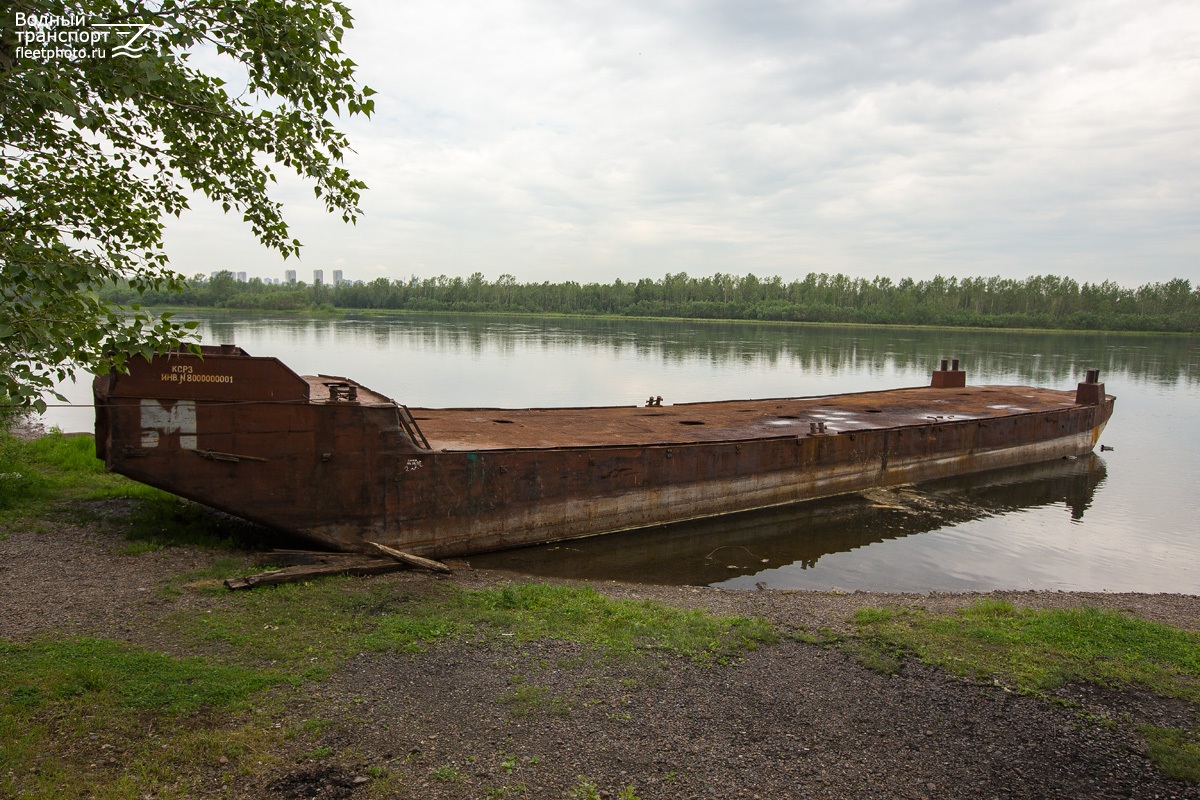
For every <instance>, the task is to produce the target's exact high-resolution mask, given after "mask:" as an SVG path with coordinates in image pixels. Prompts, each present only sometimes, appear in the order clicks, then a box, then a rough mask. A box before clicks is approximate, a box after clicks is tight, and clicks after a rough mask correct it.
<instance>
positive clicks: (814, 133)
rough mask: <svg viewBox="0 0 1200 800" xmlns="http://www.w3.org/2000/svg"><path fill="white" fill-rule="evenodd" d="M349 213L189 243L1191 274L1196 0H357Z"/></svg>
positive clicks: (1196, 211) (399, 254)
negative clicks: (371, 98)
mask: <svg viewBox="0 0 1200 800" xmlns="http://www.w3.org/2000/svg"><path fill="white" fill-rule="evenodd" d="M346 1H347V2H348V4H349V5H350V7H351V9H352V11H353V13H354V16H355V19H356V28H355V30H354V31H353V32H351V34H350V35H349V38H348V40H347V42H346V49H347V51H348V52H349V54H350V55H351V57H353V58H354V59H355V61H356V62H358V64H359V65H360V73H359V74H360V77H361V80H362V82H363V83H365V84H367V85H368V86H371V87H372V88H374V89H375V90H377V91H378V92H379V94H378V95H376V97H375V101H376V115H375V116H374V117H373V118H372V119H371V120H369V121H365V122H364V121H359V120H349V121H344V122H343V127H344V129H345V130H347V131H348V132H349V133H350V135H351V138H352V141H353V144H354V147H355V149H356V151H357V152H356V153H355V155H353V156H352V157H351V158H350V159H349V160H348V162H347V164H348V166H349V167H350V169H351V171H352V172H354V173H355V174H356V175H357V176H358V177H361V178H362V179H364V180H365V181H366V182H367V183H368V184H369V185H370V187H371V188H370V190H369V191H368V193H367V194H366V195H365V196H364V198H363V209H364V211H365V215H364V217H363V218H362V219H361V220H360V221H359V223H358V225H357V227H350V226H345V225H343V224H342V223H341V222H340V219H337V218H333V217H326V216H325V215H324V214H323V212H322V210H321V208H320V207H319V206H318V205H317V204H316V203H314V202H313V200H312V190H311V189H310V188H308V187H305V186H302V185H300V184H299V183H298V182H295V183H291V182H284V185H283V186H282V188H281V192H280V194H279V197H280V198H281V199H283V200H284V201H285V203H286V206H287V207H286V212H287V216H288V219H289V222H290V223H291V224H292V225H293V228H294V233H295V234H296V235H297V236H298V237H299V238H300V239H301V240H302V241H303V242H304V243H305V245H306V246H305V248H304V250H303V254H302V257H301V260H300V262H299V263H296V262H294V261H291V260H289V262H288V263H286V264H285V263H284V262H283V261H282V259H280V258H279V257H278V256H276V255H274V254H273V253H271V252H269V251H266V250H265V249H263V248H261V247H259V246H258V245H257V244H256V243H255V241H254V240H253V238H252V237H251V235H250V233H249V232H248V230H247V229H246V227H245V226H244V225H243V223H241V221H240V219H239V218H238V217H236V216H229V217H225V216H223V215H222V214H221V212H220V210H219V209H215V208H213V207H211V206H208V205H206V204H204V203H201V202H197V203H196V204H195V206H196V207H195V210H193V211H192V212H190V213H188V214H187V215H186V216H185V217H184V218H183V219H182V220H181V221H178V222H174V223H173V226H172V227H171V229H170V231H169V236H168V247H169V248H170V249H169V252H170V253H171V254H172V263H173V265H174V266H175V268H176V269H179V270H180V271H182V272H184V273H186V274H189V275H190V274H193V273H196V272H203V273H206V274H207V273H208V272H209V271H210V270H213V269H234V270H246V271H247V272H248V273H249V274H250V275H258V276H262V277H279V276H282V274H283V270H284V269H285V268H289V267H294V268H296V269H299V270H300V275H301V279H311V275H312V270H313V269H317V268H321V269H324V270H326V279H327V280H328V278H329V271H330V270H332V269H342V270H344V271H345V273H346V277H348V278H361V279H364V280H371V279H373V278H376V277H379V276H387V277H391V278H407V277H409V276H410V275H417V276H420V277H427V276H432V275H438V274H446V275H451V276H453V275H463V276H466V275H469V274H471V273H473V272H476V271H479V272H482V273H483V274H484V275H485V276H486V277H487V278H488V279H495V278H496V277H497V276H499V275H500V274H501V273H511V274H513V275H515V276H516V277H517V278H518V279H519V280H522V281H543V280H577V281H580V282H588V281H611V280H613V279H615V278H621V279H623V280H630V279H633V280H636V279H638V278H641V277H654V278H657V277H661V276H662V275H663V274H665V273H667V272H679V271H685V272H688V273H689V274H692V275H707V274H712V273H714V272H730V273H734V274H745V273H747V272H754V273H755V274H757V275H760V276H764V275H781V276H783V277H784V279H785V280H790V279H793V278H798V277H803V276H804V275H805V274H807V273H809V272H844V273H847V274H849V275H853V276H863V277H872V276H875V275H888V276H891V277H893V278H900V277H904V276H910V277H914V278H928V277H932V276H933V275H936V274H939V273H940V274H943V275H957V276H960V277H966V276H974V275H1003V276H1007V277H1017V278H1022V277H1025V276H1028V275H1031V274H1043V273H1056V274H1060V275H1069V276H1071V277H1074V278H1076V279H1077V280H1080V281H1100V280H1107V279H1112V280H1116V281H1118V282H1120V283H1122V284H1125V285H1139V284H1141V283H1145V282H1149V281H1163V280H1169V279H1171V278H1174V277H1183V278H1188V279H1190V280H1192V281H1193V282H1194V283H1200V3H1196V2H1195V0H1183V1H1181V2H1158V1H1157V0H1112V2H1099V1H1097V2H1091V1H1090V0H1055V1H1054V2H1045V0H1033V1H1032V2H1024V1H1019V2H994V3H992V2H979V1H977V0H975V1H970V2H937V1H935V0H928V1H924V2H918V1H917V0H913V1H912V2H904V1H903V0H863V1H862V2H854V0H836V1H835V2H802V1H801V0H787V1H786V2H785V1H784V0H778V1H775V0H770V1H768V0H763V1H762V2H757V1H756V0H740V1H737V2H734V1H729V2H718V1H717V0H709V1H707V2H706V1H704V0H693V1H691V2H683V0H637V1H636V2H632V1H631V0H597V1H596V2H582V1H581V2H571V1H570V0H544V1H543V2H538V1H536V0H489V2H486V3H479V2H477V1H472V2H466V1H463V0H436V1H435V2H425V1H424V0H405V1H404V2H389V0H346Z"/></svg>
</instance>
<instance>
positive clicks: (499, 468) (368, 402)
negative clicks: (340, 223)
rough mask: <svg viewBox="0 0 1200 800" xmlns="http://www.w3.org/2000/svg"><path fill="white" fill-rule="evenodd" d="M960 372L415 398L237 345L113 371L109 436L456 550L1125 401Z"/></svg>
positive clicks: (687, 504)
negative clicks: (927, 383) (784, 384)
mask: <svg viewBox="0 0 1200 800" xmlns="http://www.w3.org/2000/svg"><path fill="white" fill-rule="evenodd" d="M960 375H961V373H957V372H956V374H954V375H952V376H951V379H949V380H948V379H946V378H945V377H943V378H942V379H941V380H939V379H938V375H937V373H935V379H934V381H933V382H932V386H931V387H923V388H913V389H900V390H893V391H887V392H867V393H858V394H849V395H840V396H834V397H822V398H782V399H773V400H747V401H726V402H721V403H695V404H685V405H677V406H665V407H660V408H654V409H647V408H638V407H633V406H630V407H625V408H599V409H523V410H512V409H509V410H501V409H413V410H411V411H410V410H409V409H408V408H406V407H405V406H403V405H401V404H399V403H396V402H395V401H394V400H391V399H390V398H387V397H384V396H382V395H379V394H377V393H375V392H372V391H371V390H370V389H367V388H366V387H363V386H361V385H360V384H357V383H355V382H354V381H351V380H349V379H346V378H338V377H335V376H323V375H322V376H299V375H296V374H295V373H294V372H292V371H291V370H289V369H288V368H287V367H286V366H285V365H283V364H282V363H280V362H278V361H277V360H275V359H270V358H255V357H252V356H249V355H248V354H246V353H244V352H243V351H241V350H240V349H238V348H234V347H228V346H224V347H222V348H205V349H204V354H203V358H200V357H196V356H193V355H190V354H177V355H172V356H168V357H158V358H155V359H154V360H152V361H149V362H147V361H143V360H135V361H132V362H131V367H130V372H129V374H126V375H107V376H102V377H99V378H97V379H96V382H95V384H94V391H95V395H96V404H97V423H96V434H97V436H96V446H97V455H98V456H99V457H101V458H103V459H104V460H105V463H106V465H107V466H108V468H109V469H111V470H113V471H115V472H119V473H121V474H124V475H127V476H129V477H131V478H133V479H135V480H139V481H141V482H143V483H147V484H150V485H152V486H157V487H159V488H162V489H165V490H167V491H170V492H173V493H175V494H178V495H181V496H183V497H187V498H189V499H192V500H195V501H197V502H200V503H203V504H205V505H209V506H212V507H214V508H217V509H220V510H222V511H226V512H228V513H231V514H235V515H237V516H241V517H244V518H246V519H250V520H253V521H256V522H259V523H262V524H265V525H269V526H271V527H275V528H278V529H281V530H284V531H288V532H291V533H293V534H295V535H297V536H299V537H302V538H304V539H306V540H308V541H310V542H315V543H318V544H321V545H324V546H327V547H331V548H334V549H339V550H350V551H354V550H360V549H362V548H363V547H364V542H366V541H375V542H379V543H382V544H386V545H389V546H391V547H394V548H397V549H401V550H405V551H408V552H411V553H415V554H421V555H426V556H433V557H447V556H455V555H466V554H470V553H477V552H485V551H490V550H498V549H504V548H509V547H517V546H521V545H527V544H536V543H543V542H550V541H556V540H563V539H571V538H578V537H584V536H593V535H597V534H603V533H611V532H616V531H622V530H630V529H636V528H645V527H650V526H655V525H661V524H665V523H671V522H680V521H685V520H689V519H697V518H703V517H711V516H717V515H721V514H727V513H733V512H739V511H746V510H750V509H756V508H765V507H771V506H780V505H786V504H790V503H796V502H800V501H804V500H811V499H815V498H820V497H826V496H830V495H836V494H844V493H848V492H855V491H861V490H863V489H869V488H874V487H882V486H891V485H896V484H904V483H913V482H918V481H924V480H930V479H935V478H942V477H949V476H954V475H962V474H967V473H973V472H980V471H984V470H991V469H997V468H1002V467H1011V466H1015V465H1020V464H1028V463H1034V462H1038V461H1046V460H1050V459H1056V458H1062V457H1071V456H1079V455H1082V454H1085V453H1087V452H1089V451H1091V450H1092V449H1093V448H1094V446H1095V444H1096V441H1097V439H1098V437H1099V435H1100V432H1101V431H1102V430H1103V428H1104V426H1105V424H1106V423H1107V421H1108V419H1109V417H1110V416H1111V414H1112V410H1113V403H1114V399H1113V398H1112V397H1111V396H1110V395H1106V394H1104V391H1103V384H1099V383H1097V382H1096V381H1094V380H1089V382H1088V383H1086V384H1080V388H1079V389H1078V390H1077V391H1076V392H1059V391H1052V390H1045V389H1031V388H1028V387H966V386H964V381H963V380H961V378H960V377H959V376H960ZM173 376H174V377H173ZM181 376H182V377H181ZM1089 378H1091V376H1089Z"/></svg>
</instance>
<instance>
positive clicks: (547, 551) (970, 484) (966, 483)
mask: <svg viewBox="0 0 1200 800" xmlns="http://www.w3.org/2000/svg"><path fill="white" fill-rule="evenodd" d="M1105 474H1106V471H1105V464H1104V460H1103V459H1102V458H1101V457H1100V456H1098V455H1096V454H1094V453H1089V454H1087V455H1085V456H1080V457H1079V458H1075V459H1058V460H1056V461H1048V462H1043V463H1040V464H1032V465H1028V466H1023V467H1015V468H1011V469H1002V470H994V471H991V472H983V473H976V474H974V475H966V476H961V477H956V478H946V479H942V480H937V481H930V482H928V483H922V484H919V485H909V486H901V487H893V488H890V489H874V490H869V491H866V492H860V493H857V494H852V495H843V496H840V497H831V498H827V499H824V500H816V501H809V502H807V503H801V504H797V505H793V506H787V507H783V508H773V509H766V510H762V511H751V512H745V513H742V514H734V515H727V516H723V517H717V518H712V519H707V520H700V521H696V522H689V523H679V524H675V525H664V526H659V527H656V528H649V529H646V530H641V531H630V532H627V533H621V534H615V535H611V536H607V537H594V538H590V539H575V540H572V541H569V542H560V543H558V544H550V545H538V546H533V547H524V548H520V549H516V550H508V551H502V552H496V553H488V554H484V555H477V556H472V557H471V558H470V559H469V561H470V563H471V565H472V566H474V567H479V568H484V569H511V570H515V571H519V572H522V573H527V574H532V575H538V576H542V577H560V578H573V579H587V580H618V581H627V582H633V583H659V584H662V583H668V584H678V585H690V586H709V585H721V584H725V585H730V586H736V587H737V588H753V587H754V585H755V584H756V583H759V582H761V583H765V584H766V585H767V586H771V584H772V580H771V573H773V572H776V571H778V570H780V569H781V568H787V567H790V568H791V569H792V572H793V574H794V571H795V570H796V569H800V570H806V571H813V572H816V571H818V570H819V569H820V561H821V559H822V558H825V557H827V556H831V555H834V554H838V553H849V552H851V551H854V550H859V549H861V548H866V547H869V546H871V545H875V544H879V543H882V542H886V541H889V540H894V539H901V538H904V537H911V536H918V535H921V534H928V533H930V532H936V531H939V530H942V529H945V528H947V527H949V526H954V525H958V524H961V523H965V522H970V521H973V520H979V519H984V518H988V517H997V516H1002V515H1006V514H1012V513H1019V512H1023V511H1029V510H1032V509H1038V508H1046V507H1052V506H1060V505H1061V506H1063V507H1064V508H1063V510H1064V511H1066V512H1067V513H1069V514H1070V517H1071V519H1072V520H1074V521H1079V520H1082V519H1083V516H1084V512H1085V511H1086V510H1087V508H1088V507H1089V506H1090V505H1091V502H1092V498H1093V496H1094V494H1095V491H1096V489H1097V487H1099V486H1100V484H1101V483H1103V481H1104V479H1105ZM789 583H794V580H793V581H785V582H784V585H787V584H789ZM959 588H963V587H959ZM979 588H990V586H981V587H979Z"/></svg>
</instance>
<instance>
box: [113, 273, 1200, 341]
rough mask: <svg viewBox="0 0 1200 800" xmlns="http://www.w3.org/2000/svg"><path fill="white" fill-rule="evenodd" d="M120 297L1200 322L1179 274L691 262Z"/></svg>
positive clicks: (952, 319)
mask: <svg viewBox="0 0 1200 800" xmlns="http://www.w3.org/2000/svg"><path fill="white" fill-rule="evenodd" d="M104 296H105V299H108V300H112V301H115V302H119V303H125V304H128V303H133V302H141V303H144V304H147V305H185V306H196V307H206V308H230V309H274V310H305V309H314V310H315V309H330V308H344V309H388V310H396V311H453V312H500V313H530V314H545V313H549V314H583V315H598V314H611V315H618V316H629V317H682V318H688V319H747V320H786V321H795V322H845V323H867V324H893V325H897V324H898V325H949V326H974V327H983V328H1065V329H1075V330H1120V331H1200V287H1197V288H1196V289H1193V288H1192V285H1191V282H1190V281H1188V280H1184V279H1181V278H1178V279H1175V280H1172V281H1168V282H1166V283H1150V284H1145V285H1144V286H1139V287H1138V288H1136V289H1129V288H1125V287H1123V286H1120V285H1118V284H1116V283H1114V282H1112V281H1104V282H1102V283H1082V284H1081V283H1078V282H1077V281H1074V280H1072V279H1070V278H1060V277H1057V276H1054V275H1039V276H1034V277H1030V278H1026V279H1024V280H1014V279H1011V278H998V277H993V278H965V279H962V280H960V279H958V278H943V277H941V276H938V277H936V278H933V279H932V280H925V281H914V280H912V279H911V278H904V279H902V280H899V281H893V280H892V279H891V278H884V277H877V278H874V279H872V280H867V279H864V278H851V277H848V276H846V275H826V274H816V273H810V274H809V275H808V276H807V277H805V278H804V279H803V280H794V281H790V282H786V283H785V282H784V281H783V279H782V278H780V277H778V276H776V277H771V278H759V277H756V276H754V275H743V276H738V275H728V274H723V273H718V274H716V275H713V276H710V277H704V278H696V277H692V276H690V275H687V274H686V273H682V272H680V273H677V274H673V275H672V274H668V275H666V276H665V277H663V278H661V279H659V280H651V279H649V278H643V279H642V280H639V281H637V282H636V283H633V282H625V281H621V280H617V281H614V282H613V283H584V284H581V283H577V282H575V281H564V282H560V283H550V282H545V283H518V282H517V280H516V278H514V277H513V276H512V275H501V276H500V277H499V278H498V279H496V280H495V281H489V280H487V279H486V278H484V276H483V275H482V274H481V273H478V272H476V273H475V274H474V275H471V276H470V277H468V278H449V277H446V276H445V275H439V276H438V277H436V278H417V277H415V276H414V277H412V278H410V279H408V280H406V281H404V280H389V279H387V278H378V279H376V280H374V281H371V282H370V283H355V284H349V283H343V284H341V285H338V286H332V285H328V284H325V285H319V284H318V285H309V284H304V283H293V284H269V283H263V282H262V281H260V280H258V279H257V278H256V279H252V280H250V281H249V282H245V283H243V282H240V281H237V280H235V279H234V277H233V275H232V274H230V273H219V274H217V275H216V276H215V277H213V278H205V277H203V276H200V275H197V276H196V277H194V278H192V279H191V280H189V281H188V286H187V289H186V290H185V291H184V292H183V294H181V295H179V294H171V293H157V292H147V293H146V294H145V295H144V296H143V297H141V298H138V297H137V295H136V293H134V292H133V291H132V290H130V289H129V288H128V287H124V286H110V287H108V288H107V289H106V290H105V292H104Z"/></svg>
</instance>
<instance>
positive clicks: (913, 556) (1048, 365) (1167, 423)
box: [46, 313, 1200, 594]
mask: <svg viewBox="0 0 1200 800" xmlns="http://www.w3.org/2000/svg"><path fill="white" fill-rule="evenodd" d="M189 316H190V317H191V318H194V319H198V320H200V322H201V325H200V328H199V331H200V333H201V335H202V337H203V341H204V342H205V343H208V344H220V343H236V344H239V345H241V346H242V347H243V348H245V349H246V350H247V351H249V352H250V353H252V354H254V355H273V356H277V357H279V358H280V359H281V360H283V361H284V362H285V363H286V364H288V365H289V366H291V367H292V368H293V369H295V370H296V371H297V372H300V373H302V374H315V373H324V374H332V375H342V376H346V377H351V378H354V379H355V380H358V381H360V382H361V383H363V384H365V385H367V386H369V387H371V388H372V389H375V390H377V391H380V392H382V393H384V394H386V395H388V396H390V397H393V398H395V399H397V400H399V401H400V402H402V403H405V404H406V405H409V406H410V407H421V406H424V407H446V406H467V407H480V406H485V407H486V406H495V407H537V406H573V405H587V406H594V405H632V404H640V403H641V402H644V400H645V398H646V397H647V396H649V395H662V396H663V397H664V398H665V403H667V404H670V403H676V402H689V401H699V400H722V399H735V398H756V397H783V396H804V395H819V394H828V393H838V392H851V391H866V390H873V389H888V388H896V387H901V386H916V385H923V384H927V383H928V381H929V373H930V371H931V370H932V369H934V367H935V365H936V363H937V362H938V360H940V359H941V358H958V359H960V360H961V362H962V365H963V368H964V369H966V371H967V380H968V382H969V383H972V384H987V383H1018V384H1026V385H1036V386H1046V387H1051V388H1059V389H1073V388H1074V386H1075V384H1076V383H1077V382H1079V381H1080V380H1082V379H1083V375H1084V372H1085V371H1086V370H1087V369H1089V368H1092V367H1096V368H1099V369H1100V371H1101V380H1103V381H1104V382H1105V383H1106V385H1107V391H1108V392H1109V393H1110V394H1114V395H1116V396H1117V404H1116V412H1115V415H1114V417H1113V419H1112V421H1111V422H1110V423H1109V426H1108V428H1107V429H1106V430H1105V432H1104V434H1103V436H1102V437H1101V440H1100V441H1101V443H1102V444H1103V445H1104V446H1105V447H1106V448H1110V447H1111V448H1112V449H1111V451H1106V452H1103V453H1100V452H1099V451H1097V453H1095V454H1093V455H1092V456H1090V457H1087V458H1081V459H1076V460H1073V461H1065V460H1064V461H1058V462H1052V463H1048V464H1042V465H1037V466H1036V467H1029V468H1022V469H1017V470H1010V471H1006V472H1001V473H990V474H985V475H979V476H971V477H969V478H963V479H956V480H948V481H941V482H938V483H936V484H928V485H920V486H916V487H907V488H904V489H902V490H900V491H894V492H882V493H880V492H875V493H867V494H865V495H853V496H849V497H845V498H838V499H831V500H825V501H818V502H815V503H809V504H805V505H802V506H797V507H792V508H788V509H778V510H773V511H768V512H759V513H753V514H743V515H737V516H734V517H724V518H720V519H716V520H708V521H705V522H703V523H693V524H686V525H677V526H670V527H668V528H663V529H657V530H651V531H646V532H639V533H632V534H620V535H615V536H608V537H598V538H595V539H588V540H580V541H574V542H567V543H560V544H558V545H548V546H542V547H534V548H525V549H522V550H515V551H509V552H505V553H496V554H490V555H487V556H477V557H473V558H472V559H471V562H472V563H473V564H476V565H477V566H489V567H502V568H507V569H514V570H519V571H523V572H527V573H530V574H536V575H547V576H551V575H554V576H564V577H586V578H596V579H614V580H634V581H642V582H658V583H678V584H693V585H717V586H726V587H732V588H744V589H753V588H755V587H756V586H760V585H765V586H769V587H771V588H805V589H842V590H847V591H851V590H856V589H864V590H882V591H913V592H928V591H972V590H981V591H982V590H989V589H1063V590H1073V591H1144V592H1185V593H1190V594H1197V593H1200V559H1197V558H1196V553H1197V545H1198V544H1200V522H1198V518H1200V339H1198V338H1197V337H1169V336H1136V335H1134V336H1131V335H1119V334H1075V333H1016V332H1010V331H1004V332H983V331H954V330H937V331H928V330H915V329H902V328H861V327H807V326H789V325H778V324H766V323H764V324H735V323H719V322H714V323H708V322H662V321H640V320H590V319H572V318H511V317H488V316H478V315H461V316H452V315H437V316H433V315H419V316H402V315H396V316H387V317H374V316H372V317H361V318H360V317H353V316H351V317H346V318H338V319H328V318H318V319H313V318H306V317H295V316H282V315H250V314H244V313H229V314H221V313H197V314H192V315H189ZM63 391H64V393H65V394H67V396H68V397H70V398H71V399H72V400H73V401H74V402H77V403H81V404H86V403H89V402H90V389H89V388H88V386H87V385H86V381H85V382H81V383H80V384H78V385H70V384H68V385H66V386H64V387H63ZM46 421H47V423H49V424H55V425H58V426H59V427H61V428H63V429H64V430H87V429H90V427H91V424H92V412H91V409H90V408H87V407H81V408H54V409H51V411H50V412H49V413H48V414H47V419H46Z"/></svg>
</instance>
